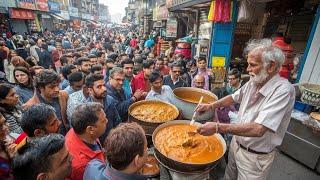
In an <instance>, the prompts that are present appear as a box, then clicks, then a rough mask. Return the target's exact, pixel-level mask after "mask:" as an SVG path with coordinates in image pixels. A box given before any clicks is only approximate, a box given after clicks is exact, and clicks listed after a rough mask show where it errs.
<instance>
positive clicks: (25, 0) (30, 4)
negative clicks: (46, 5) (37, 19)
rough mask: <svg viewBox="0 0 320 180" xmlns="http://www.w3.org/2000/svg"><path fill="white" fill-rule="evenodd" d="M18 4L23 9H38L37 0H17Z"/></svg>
mask: <svg viewBox="0 0 320 180" xmlns="http://www.w3.org/2000/svg"><path fill="white" fill-rule="evenodd" d="M17 6H18V7H19V8H23V9H36V3H35V0H17Z"/></svg>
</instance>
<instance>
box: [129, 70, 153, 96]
mask: <svg viewBox="0 0 320 180" xmlns="http://www.w3.org/2000/svg"><path fill="white" fill-rule="evenodd" d="M131 89H132V94H134V93H135V92H136V90H138V89H142V90H143V91H144V92H148V91H149V85H148V80H147V79H145V78H144V72H143V71H142V72H140V73H139V74H137V75H136V76H134V77H133V78H132V81H131Z"/></svg>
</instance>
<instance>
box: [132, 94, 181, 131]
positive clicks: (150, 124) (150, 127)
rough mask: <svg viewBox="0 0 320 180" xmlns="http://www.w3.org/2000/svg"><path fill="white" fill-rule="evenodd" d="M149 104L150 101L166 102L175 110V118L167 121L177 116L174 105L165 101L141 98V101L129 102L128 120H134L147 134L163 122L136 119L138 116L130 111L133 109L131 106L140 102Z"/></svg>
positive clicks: (133, 106) (176, 109) (177, 112)
mask: <svg viewBox="0 0 320 180" xmlns="http://www.w3.org/2000/svg"><path fill="white" fill-rule="evenodd" d="M146 103H147V104H150V103H160V104H166V105H168V106H170V107H172V108H173V109H174V110H175V114H176V116H175V118H174V119H170V120H169V121H172V120H175V119H177V118H178V116H179V110H178V108H177V107H175V106H174V105H172V104H170V103H166V102H163V101H158V100H142V101H138V102H135V103H133V104H131V106H130V107H129V110H128V112H129V120H130V121H133V122H136V123H138V124H139V125H140V126H142V128H143V129H144V131H145V133H146V135H149V136H151V135H152V133H153V131H154V130H155V129H156V128H157V127H158V126H159V125H161V124H163V123H164V122H162V123H153V122H146V121H143V120H142V119H138V118H135V117H134V116H133V115H132V114H131V112H132V110H133V108H135V107H136V106H139V105H141V104H146Z"/></svg>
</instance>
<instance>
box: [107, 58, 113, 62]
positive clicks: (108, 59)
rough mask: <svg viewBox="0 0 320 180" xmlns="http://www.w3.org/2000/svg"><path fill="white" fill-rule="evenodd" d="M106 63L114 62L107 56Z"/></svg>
mask: <svg viewBox="0 0 320 180" xmlns="http://www.w3.org/2000/svg"><path fill="white" fill-rule="evenodd" d="M106 63H114V60H113V59H110V58H107V59H106Z"/></svg>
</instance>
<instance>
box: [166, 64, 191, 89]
mask: <svg viewBox="0 0 320 180" xmlns="http://www.w3.org/2000/svg"><path fill="white" fill-rule="evenodd" d="M181 72H182V65H181V63H180V61H175V62H173V63H172V64H171V68H170V74H169V75H167V76H165V77H164V78H163V84H164V85H168V86H170V87H171V89H172V90H174V89H175V88H178V87H187V86H188V85H187V83H186V82H185V81H184V80H183V79H182V78H181V77H180V74H181Z"/></svg>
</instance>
